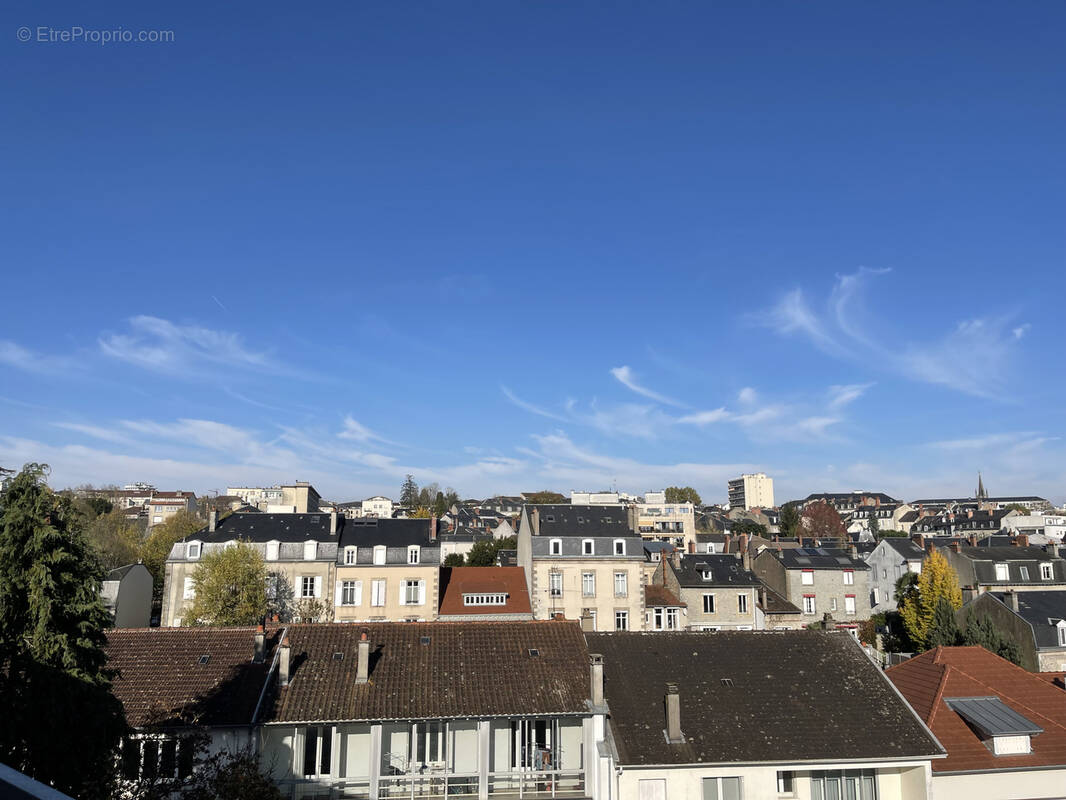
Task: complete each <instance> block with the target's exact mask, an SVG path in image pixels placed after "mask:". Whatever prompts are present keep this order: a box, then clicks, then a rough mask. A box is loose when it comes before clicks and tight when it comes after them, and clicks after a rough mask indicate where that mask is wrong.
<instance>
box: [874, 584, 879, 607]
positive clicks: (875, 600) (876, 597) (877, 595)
mask: <svg viewBox="0 0 1066 800" xmlns="http://www.w3.org/2000/svg"><path fill="white" fill-rule="evenodd" d="M879 594H880V593H879V592H878V591H877V587H876V586H875V587H874V605H875V606H876V605H877V604H878V603H879V602H880V600H879Z"/></svg>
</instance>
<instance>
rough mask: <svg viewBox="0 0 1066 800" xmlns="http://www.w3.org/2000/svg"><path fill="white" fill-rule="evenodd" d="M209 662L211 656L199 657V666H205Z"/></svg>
mask: <svg viewBox="0 0 1066 800" xmlns="http://www.w3.org/2000/svg"><path fill="white" fill-rule="evenodd" d="M210 660H211V656H209V655H205V656H200V663H201V664H206V663H207V662H208V661H210Z"/></svg>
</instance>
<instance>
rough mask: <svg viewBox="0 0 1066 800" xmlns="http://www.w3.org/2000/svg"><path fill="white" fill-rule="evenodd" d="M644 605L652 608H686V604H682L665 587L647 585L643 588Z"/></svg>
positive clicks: (652, 584)
mask: <svg viewBox="0 0 1066 800" xmlns="http://www.w3.org/2000/svg"><path fill="white" fill-rule="evenodd" d="M644 605H646V606H647V607H648V608H652V607H654V606H686V605H688V604H687V603H682V602H681V600H680V599H678V597H677V595H676V594H674V593H673V592H671V591H670V590H669V589H667V588H666V587H665V586H659V585H657V584H654V583H649V584H648V585H647V586H645V587H644Z"/></svg>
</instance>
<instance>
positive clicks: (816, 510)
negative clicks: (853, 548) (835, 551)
mask: <svg viewBox="0 0 1066 800" xmlns="http://www.w3.org/2000/svg"><path fill="white" fill-rule="evenodd" d="M800 518H801V519H802V520H803V532H802V533H801V534H800V535H801V536H811V537H813V538H815V539H819V540H821V541H823V542H825V541H829V540H830V539H835V540H836V546H837V547H844V546H845V545H846V544H847V538H848V532H847V531H846V530H845V529H844V523H843V522H842V521H841V520H840V514H838V513H837V510H836V509H835V508H833V506H832V505H830V504H829V503H827V502H825V501H824V500H819V501H817V502H814V503H808V504H807V507H806V508H804V509H803V513H802V514H801V515H800Z"/></svg>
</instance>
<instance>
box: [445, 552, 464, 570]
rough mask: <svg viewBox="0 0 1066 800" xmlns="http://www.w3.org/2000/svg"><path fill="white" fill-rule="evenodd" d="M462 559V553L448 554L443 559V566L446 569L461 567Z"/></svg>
mask: <svg viewBox="0 0 1066 800" xmlns="http://www.w3.org/2000/svg"><path fill="white" fill-rule="evenodd" d="M463 563H464V559H463V554H462V553H449V554H448V555H446V556H445V557H444V566H446V567H461V566H463Z"/></svg>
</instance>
